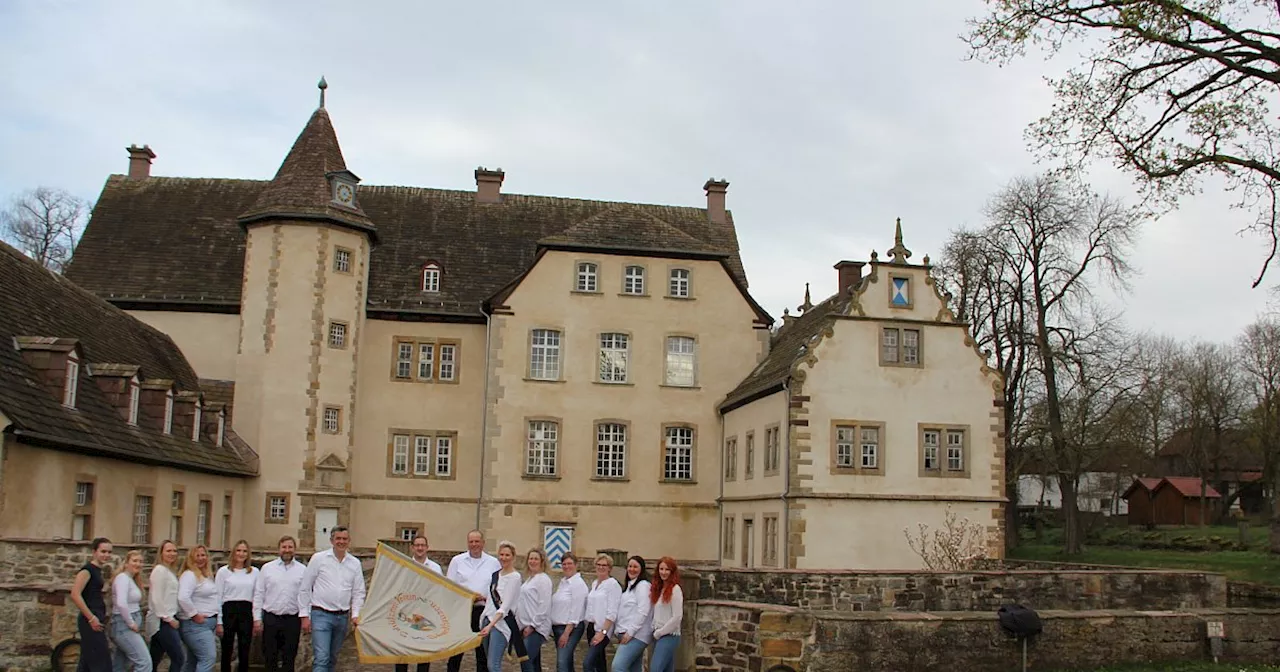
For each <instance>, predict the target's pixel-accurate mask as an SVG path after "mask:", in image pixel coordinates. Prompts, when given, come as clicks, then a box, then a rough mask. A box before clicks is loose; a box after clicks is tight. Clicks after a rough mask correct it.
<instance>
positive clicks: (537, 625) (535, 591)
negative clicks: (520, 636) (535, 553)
mask: <svg viewBox="0 0 1280 672" xmlns="http://www.w3.org/2000/svg"><path fill="white" fill-rule="evenodd" d="M516 625H519V626H520V630H521V632H523V631H524V629H525V628H527V627H529V626H533V629H534V630H537V631H538V632H540V633H542V636H543V637H546V638H548V639H550V638H551V577H549V576H547V573H546V572H538V573H537V574H534V575H533V576H530V577H529V580H527V581H525V582H524V585H523V586H521V587H520V601H519V602H518V603H516Z"/></svg>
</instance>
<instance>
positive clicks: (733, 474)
mask: <svg viewBox="0 0 1280 672" xmlns="http://www.w3.org/2000/svg"><path fill="white" fill-rule="evenodd" d="M737 477H738V439H737V437H732V438H728V439H725V441H724V480H726V481H732V480H734V479H736V478H737Z"/></svg>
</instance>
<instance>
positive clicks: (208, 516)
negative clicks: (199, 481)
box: [196, 492, 213, 548]
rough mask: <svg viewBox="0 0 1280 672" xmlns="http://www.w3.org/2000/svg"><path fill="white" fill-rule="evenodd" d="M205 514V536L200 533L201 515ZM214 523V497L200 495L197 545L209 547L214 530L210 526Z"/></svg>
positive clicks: (197, 518) (197, 508) (197, 512)
mask: <svg viewBox="0 0 1280 672" xmlns="http://www.w3.org/2000/svg"><path fill="white" fill-rule="evenodd" d="M201 514H204V534H201V533H200V515H201ZM212 523H213V495H210V494H206V493H203V492H202V493H200V498H199V501H198V502H197V503H196V544H203V545H204V546H205V547H206V548H208V547H209V540H210V539H212V538H213V537H212V535H213V530H212V529H210V525H212Z"/></svg>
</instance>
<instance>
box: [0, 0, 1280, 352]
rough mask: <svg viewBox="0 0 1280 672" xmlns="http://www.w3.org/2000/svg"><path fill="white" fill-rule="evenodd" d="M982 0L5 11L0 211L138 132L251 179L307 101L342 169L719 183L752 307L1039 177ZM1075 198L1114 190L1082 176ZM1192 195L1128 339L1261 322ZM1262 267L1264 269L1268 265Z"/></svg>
mask: <svg viewBox="0 0 1280 672" xmlns="http://www.w3.org/2000/svg"><path fill="white" fill-rule="evenodd" d="M983 9H984V3H983V2H982V1H981V0H920V1H917V2H902V3H888V2H849V3H831V2H825V3H820V2H813V1H810V0H792V1H790V2H787V3H778V2H765V1H760V0H723V1H719V0H699V1H698V2H690V1H688V0H684V1H679V2H677V1H675V0H650V1H648V2H643V3H640V2H633V3H615V2H607V3H602V2H587V1H583V0H572V1H571V0H562V1H558V2H538V3H533V2H510V1H507V0H491V1H490V2H485V3H431V2H415V1H408V0H405V1H391V0H386V1H381V2H366V3H356V2H335V1H327V0H326V1H312V2H306V3H303V2H294V1H292V0H288V1H285V0H280V1H273V2H259V1H249V0H222V1H219V2H214V3H209V2H203V3H200V2H189V1H187V0H156V1H144V0H129V1H125V0H120V1H119V2H115V1H113V2H110V3H102V2H87V1H75V2H73V1H69V0H5V1H4V2H3V3H0V198H6V197H7V196H9V195H11V194H15V193H17V192H19V191H22V190H25V189H30V188H34V187H36V186H52V187H60V188H64V189H67V190H69V191H71V192H72V193H74V194H76V195H79V196H81V197H83V198H86V199H90V200H93V199H95V198H96V197H97V194H98V192H99V191H100V190H101V188H102V185H103V183H104V181H105V180H106V177H107V175H109V174H111V173H123V172H125V171H126V170H127V163H128V162H127V157H126V154H125V150H124V148H125V147H126V146H127V145H129V144H130V143H137V144H143V143H146V144H149V145H150V146H151V147H152V149H154V150H155V152H156V154H157V155H158V156H157V159H156V161H155V164H154V165H153V168H152V170H153V174H156V175H170V176H186V177H236V178H250V179H269V178H270V177H271V176H272V175H273V174H274V173H275V171H276V169H277V168H278V167H279V164H280V161H281V160H282V159H283V158H284V155H285V153H286V152H287V151H288V149H289V146H290V145H291V144H292V142H293V140H294V138H295V137H296V136H297V134H298V132H299V131H300V130H301V128H302V126H303V124H304V123H305V122H306V120H307V118H308V117H309V116H310V114H311V112H312V110H313V109H314V108H315V106H316V104H317V93H318V92H317V90H316V87H315V85H316V82H317V80H318V79H319V78H320V77H321V76H322V75H323V76H324V77H325V78H326V80H327V81H328V84H329V89H328V93H327V103H326V107H327V108H328V110H329V113H330V115H331V117H332V119H333V122H334V125H335V128H336V129H337V132H338V138H339V141H340V143H341V145H342V149H343V153H344V155H345V157H346V160H347V165H348V167H349V168H350V169H351V170H352V171H354V172H355V173H356V174H358V175H360V177H361V179H362V181H363V182H364V183H365V184H394V185H409V186H423V187H438V188H446V189H474V187H475V181H474V177H473V171H474V170H475V168H476V167H477V166H480V165H483V166H486V167H490V168H497V167H501V168H502V169H503V170H505V171H506V180H505V182H504V184H503V187H502V188H503V191H504V192H507V193H524V194H542V195H552V196H570V197H577V198H591V199H601V200H619V201H631V202H643V203H663V204H672V205H689V206H704V205H705V203H706V200H705V196H704V194H703V191H702V184H703V183H704V182H705V181H706V180H707V178H709V177H717V178H724V179H727V180H729V182H730V186H729V192H728V205H729V208H730V209H731V210H732V212H733V215H734V221H735V222H736V225H737V231H738V238H739V244H740V246H741V250H742V257H743V261H744V263H745V265H746V269H747V274H748V278H749V280H750V283H751V293H752V295H753V296H755V298H756V299H757V300H758V301H760V303H761V304H762V305H763V306H764V307H765V308H766V309H767V310H768V311H769V312H770V313H771V314H773V315H774V316H775V317H779V316H781V314H782V311H783V309H784V308H791V310H792V312H794V311H795V307H796V306H797V305H798V304H800V302H801V300H802V298H803V293H804V284H805V283H806V282H808V283H811V284H812V292H813V296H814V299H815V301H816V300H818V299H819V298H821V297H825V296H828V295H830V294H831V293H832V292H834V291H835V285H836V272H835V270H834V269H833V268H832V265H833V264H834V263H835V262H837V261H839V260H841V259H853V260H866V259H868V258H869V255H870V253H871V251H872V250H873V249H874V250H877V251H879V252H880V253H881V255H882V256H883V254H884V252H885V250H887V249H888V248H890V247H891V246H892V245H893V229H894V220H895V218H898V217H900V218H901V219H902V226H903V232H904V235H905V242H906V245H907V247H909V248H910V249H912V250H913V251H914V253H915V256H914V257H913V261H918V260H919V259H920V258H921V257H923V256H924V255H925V254H930V255H932V256H933V258H934V259H936V258H937V257H938V255H939V252H940V250H941V248H942V245H943V243H944V242H945V240H946V239H947V237H948V235H949V233H950V232H951V231H953V230H955V229H957V228H960V227H977V226H980V225H981V224H982V222H983V215H982V209H983V205H984V203H985V202H986V201H987V199H989V198H990V196H991V195H992V194H993V193H995V192H996V191H998V190H999V189H1000V188H1001V187H1002V186H1004V185H1005V184H1007V183H1008V182H1009V181H1010V180H1011V179H1013V178H1015V177H1017V176H1019V175H1028V174H1032V173H1034V172H1035V171H1037V170H1040V169H1042V168H1044V167H1046V166H1042V165H1038V164H1037V163H1036V160H1035V157H1034V156H1033V155H1032V154H1031V153H1030V152H1029V150H1028V148H1027V145H1026V143H1025V141H1024V136H1023V132H1024V130H1025V128H1026V126H1027V124H1029V123H1030V122H1032V121H1034V120H1035V119H1036V118H1038V117H1039V116H1041V115H1043V114H1045V113H1046V112H1047V111H1048V110H1049V106H1050V105H1051V104H1052V93H1051V91H1050V89H1049V86H1048V84H1047V83H1046V82H1045V80H1044V78H1045V76H1046V75H1048V74H1054V73H1056V72H1060V70H1061V68H1062V67H1063V66H1064V63H1062V62H1061V61H1060V60H1059V61H1054V62H1045V61H1044V60H1043V59H1042V58H1040V57H1038V56H1032V57H1030V58H1027V59H1024V60H1021V61H1018V62H1016V63H1014V64H1012V65H1010V66H1006V67H1003V68H1002V67H997V66H996V65H992V64H987V63H981V62H978V61H973V60H969V59H967V58H966V56H967V51H966V47H965V45H964V44H963V42H962V41H961V40H960V35H961V34H962V33H963V32H964V31H965V21H966V19H967V18H971V17H976V16H979V15H981V14H982V12H983ZM1091 181H1092V182H1093V184H1094V186H1095V187H1096V188H1098V189H1100V190H1103V191H1107V192H1109V193H1111V194H1114V195H1116V196H1120V197H1122V198H1132V195H1133V189H1132V185H1131V183H1130V182H1129V181H1128V179H1127V178H1126V177H1125V176H1123V175H1120V174H1118V173H1116V172H1115V171H1112V170H1108V169H1106V167H1101V168H1099V169H1098V170H1096V171H1095V172H1094V173H1093V174H1092V175H1091ZM1233 203H1234V200H1233V199H1232V197H1231V196H1230V195H1229V194H1223V193H1222V192H1221V191H1220V190H1216V189H1215V188H1214V187H1213V185H1208V186H1207V188H1206V189H1205V190H1204V192H1203V193H1201V194H1198V195H1196V196H1195V197H1194V198H1193V199H1189V200H1186V201H1184V202H1183V204H1182V207H1180V208H1179V209H1178V210H1177V211H1175V212H1173V213H1170V214H1167V215H1165V216H1163V217H1161V218H1160V219H1158V220H1156V221H1154V222H1150V223H1148V224H1146V225H1145V226H1144V229H1143V233H1142V236H1141V238H1140V239H1139V241H1138V244H1137V247H1136V249H1135V252H1134V254H1133V257H1132V262H1133V265H1134V266H1135V267H1136V268H1137V269H1138V271H1139V273H1138V275H1136V276H1135V277H1134V278H1133V280H1132V281H1131V283H1130V287H1129V289H1128V290H1127V291H1125V292H1122V293H1118V294H1115V295H1107V298H1106V300H1107V301H1108V302H1110V303H1111V304H1112V305H1113V307H1115V308H1116V309H1117V310H1119V311H1120V312H1123V314H1124V316H1125V319H1126V322H1127V323H1128V324H1129V325H1130V326H1131V327H1133V328H1134V329H1137V330H1145V331H1151V332H1155V333H1164V334H1169V335H1172V336H1174V337H1176V338H1179V339H1205V340H1219V341H1221V340H1228V339H1232V338H1234V337H1235V336H1236V335H1237V334H1238V333H1239V332H1240V331H1241V329H1242V328H1243V327H1244V326H1245V325H1247V324H1248V323H1250V322H1252V321H1253V320H1255V319H1256V318H1257V316H1258V315H1260V314H1261V313H1263V312H1265V311H1267V310H1268V308H1269V305H1268V299H1269V298H1270V296H1271V295H1270V293H1269V291H1268V289H1267V287H1268V286H1269V285H1270V284H1274V281H1273V282H1270V283H1266V284H1264V286H1263V287H1260V288H1259V289H1250V283H1251V281H1252V279H1253V275H1254V274H1255V273H1256V272H1257V270H1258V268H1259V266H1260V264H1261V261H1262V259H1263V258H1264V254H1265V250H1264V249H1263V247H1262V241H1260V240H1259V239H1257V238H1256V237H1253V236H1251V235H1248V234H1245V235H1242V234H1241V233H1240V231H1241V230H1242V229H1244V228H1245V226H1246V225H1247V224H1248V223H1249V222H1250V221H1251V220H1252V218H1251V217H1250V216H1249V215H1248V214H1247V213H1244V212H1241V211H1239V210H1235V209H1232V207H1231V205H1232V204H1233ZM1278 281H1280V280H1278Z"/></svg>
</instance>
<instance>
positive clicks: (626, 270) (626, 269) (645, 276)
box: [618, 263, 649, 297]
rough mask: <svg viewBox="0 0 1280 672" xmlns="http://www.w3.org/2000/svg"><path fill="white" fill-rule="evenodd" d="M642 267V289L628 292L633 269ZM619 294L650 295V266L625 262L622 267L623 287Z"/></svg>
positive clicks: (640, 276)
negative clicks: (628, 283)
mask: <svg viewBox="0 0 1280 672" xmlns="http://www.w3.org/2000/svg"><path fill="white" fill-rule="evenodd" d="M636 268H638V269H640V275H639V278H640V291H638V292H628V291H627V281H628V280H631V276H630V273H631V270H632V269H636ZM618 296H633V297H647V296H649V267H647V266H645V265H644V264H635V263H632V264H625V265H623V267H622V287H621V289H620V290H619V292H618Z"/></svg>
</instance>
